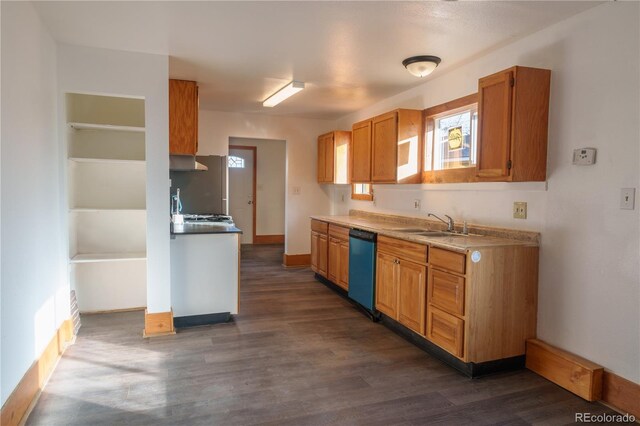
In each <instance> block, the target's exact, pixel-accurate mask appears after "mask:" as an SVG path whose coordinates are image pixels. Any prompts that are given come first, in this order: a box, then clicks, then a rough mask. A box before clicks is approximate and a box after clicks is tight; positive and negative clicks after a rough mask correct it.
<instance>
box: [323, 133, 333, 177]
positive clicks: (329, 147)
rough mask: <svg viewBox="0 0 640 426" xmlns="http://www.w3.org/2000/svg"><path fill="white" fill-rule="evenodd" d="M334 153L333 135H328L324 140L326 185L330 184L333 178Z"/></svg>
mask: <svg viewBox="0 0 640 426" xmlns="http://www.w3.org/2000/svg"><path fill="white" fill-rule="evenodd" d="M334 151H335V148H334V140H333V133H330V134H329V135H327V136H325V138H324V181H325V182H328V183H332V182H333V178H334V165H335V159H334V156H335V154H334Z"/></svg>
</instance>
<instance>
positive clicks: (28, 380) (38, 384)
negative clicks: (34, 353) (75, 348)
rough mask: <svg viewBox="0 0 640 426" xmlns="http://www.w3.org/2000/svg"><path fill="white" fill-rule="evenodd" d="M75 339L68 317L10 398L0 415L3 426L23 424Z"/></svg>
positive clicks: (0, 422) (70, 320)
mask: <svg viewBox="0 0 640 426" xmlns="http://www.w3.org/2000/svg"><path fill="white" fill-rule="evenodd" d="M73 338H74V335H73V320H72V319H71V318H68V319H66V320H65V321H64V322H63V323H62V324H61V325H60V328H58V330H57V331H56V334H55V336H53V338H52V339H51V341H50V342H49V344H48V345H47V347H46V348H45V349H44V351H43V352H42V354H41V355H40V357H39V358H38V359H37V360H35V361H34V363H33V364H32V365H31V367H29V369H28V370H27V372H26V373H25V374H24V376H22V379H21V380H20V382H19V383H18V386H16V388H15V389H14V390H13V392H12V393H11V395H9V398H7V401H6V402H5V403H4V405H3V406H2V412H1V413H0V424H2V425H3V426H14V425H18V424H21V423H24V420H26V418H27V416H28V415H29V412H30V411H31V408H32V407H33V405H34V402H35V401H37V399H38V396H39V395H40V392H41V391H42V389H43V388H44V386H45V384H46V383H47V380H49V377H50V376H51V374H52V373H53V370H54V369H55V367H56V365H57V362H58V359H60V357H61V356H62V354H63V353H64V351H65V350H66V349H67V347H68V346H69V344H70V343H72V342H73Z"/></svg>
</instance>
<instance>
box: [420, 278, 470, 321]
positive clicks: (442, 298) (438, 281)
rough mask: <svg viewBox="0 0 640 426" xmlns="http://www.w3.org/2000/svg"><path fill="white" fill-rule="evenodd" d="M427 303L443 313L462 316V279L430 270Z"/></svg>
mask: <svg viewBox="0 0 640 426" xmlns="http://www.w3.org/2000/svg"><path fill="white" fill-rule="evenodd" d="M428 287H429V294H428V301H429V303H430V304H431V305H433V306H437V307H438V308H440V309H442V310H443V311H445V312H448V313H450V314H455V315H459V316H464V278H462V277H459V276H457V275H453V274H448V273H446V272H442V271H438V270H435V269H431V270H430V271H429V286H428Z"/></svg>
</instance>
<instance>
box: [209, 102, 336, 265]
mask: <svg viewBox="0 0 640 426" xmlns="http://www.w3.org/2000/svg"><path fill="white" fill-rule="evenodd" d="M198 123H199V145H198V155H228V152H229V138H230V137H239V138H253V139H280V140H285V141H286V145H287V166H286V176H287V178H286V179H287V194H286V200H285V203H286V211H285V224H286V228H285V253H287V254H308V253H310V242H309V239H310V232H309V216H310V215H314V214H327V213H329V211H330V205H331V199H330V194H331V192H332V190H331V188H329V187H328V186H324V187H323V186H320V185H318V183H317V181H316V178H317V176H316V143H317V138H318V135H320V134H322V133H326V132H327V131H329V130H332V129H333V127H332V124H333V123H332V122H331V121H326V120H312V119H304V118H293V117H280V116H268V115H259V114H242V113H232V112H221V111H205V110H200V115H199V121H198ZM294 187H299V188H300V194H299V195H294V194H293V189H294Z"/></svg>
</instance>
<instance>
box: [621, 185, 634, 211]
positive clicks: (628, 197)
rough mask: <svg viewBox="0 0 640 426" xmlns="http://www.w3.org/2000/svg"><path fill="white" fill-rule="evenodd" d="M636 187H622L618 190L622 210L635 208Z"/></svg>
mask: <svg viewBox="0 0 640 426" xmlns="http://www.w3.org/2000/svg"><path fill="white" fill-rule="evenodd" d="M635 204H636V189H635V188H622V189H621V190H620V208H621V209H623V210H633V209H635V208H636V206H635Z"/></svg>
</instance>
